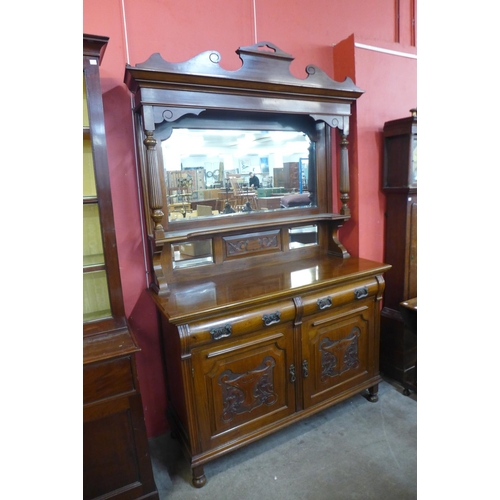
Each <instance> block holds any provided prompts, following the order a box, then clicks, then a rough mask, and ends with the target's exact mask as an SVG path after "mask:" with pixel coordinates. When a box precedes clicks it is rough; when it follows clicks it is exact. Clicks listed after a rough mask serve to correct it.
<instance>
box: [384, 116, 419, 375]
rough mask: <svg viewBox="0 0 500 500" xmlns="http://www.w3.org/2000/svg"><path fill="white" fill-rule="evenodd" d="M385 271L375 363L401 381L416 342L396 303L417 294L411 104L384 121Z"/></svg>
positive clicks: (409, 366)
mask: <svg viewBox="0 0 500 500" xmlns="http://www.w3.org/2000/svg"><path fill="white" fill-rule="evenodd" d="M383 133H384V177H383V190H384V193H385V195H386V200H387V208H386V221H385V222H386V233H385V255H384V260H385V261H386V262H387V263H388V264H391V265H392V269H391V270H390V272H388V273H387V276H386V287H385V292H384V308H383V309H382V313H381V327H380V330H381V333H380V369H381V371H382V372H383V373H385V374H387V375H388V376H390V377H392V378H394V379H395V380H397V381H400V382H403V380H407V379H409V378H414V376H415V374H414V373H413V372H414V371H415V366H416V359H417V343H416V337H415V336H414V335H411V334H409V333H408V332H405V328H404V322H403V318H402V316H401V310H400V303H401V302H403V301H405V300H409V299H412V298H414V297H416V296H417V110H416V109H415V110H411V115H410V116H408V117H407V118H401V119H398V120H392V121H389V122H387V123H385V125H384V132H383Z"/></svg>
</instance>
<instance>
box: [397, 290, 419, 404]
mask: <svg viewBox="0 0 500 500" xmlns="http://www.w3.org/2000/svg"><path fill="white" fill-rule="evenodd" d="M399 309H400V311H401V316H402V317H403V324H404V329H405V335H412V336H413V337H414V338H415V341H416V340H417V297H415V298H413V299H409V300H405V301H403V302H401V304H399ZM403 363H404V364H403V368H405V367H406V364H407V361H406V359H403ZM414 363H415V365H414V370H412V372H410V373H409V372H408V370H405V369H403V381H402V382H403V387H404V390H403V394H404V395H405V396H409V395H410V390H413V391H415V392H417V360H416V359H415V361H414ZM410 376H411V378H410Z"/></svg>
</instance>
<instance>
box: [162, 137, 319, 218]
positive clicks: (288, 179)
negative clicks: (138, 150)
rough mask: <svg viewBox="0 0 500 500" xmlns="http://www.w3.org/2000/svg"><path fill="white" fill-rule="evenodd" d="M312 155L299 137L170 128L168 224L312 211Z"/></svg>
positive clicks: (165, 144)
mask: <svg viewBox="0 0 500 500" xmlns="http://www.w3.org/2000/svg"><path fill="white" fill-rule="evenodd" d="M310 151H311V141H310V139H309V137H308V136H307V135H306V134H304V133H303V132H297V131H291V130H280V131H277V130H220V129H193V128H174V129H172V133H171V135H170V137H169V138H168V139H167V140H165V141H163V142H162V156H163V167H164V171H165V172H164V173H165V183H166V194H167V206H168V214H169V220H170V221H175V220H184V219H191V218H199V217H207V216H208V217H215V216H217V217H221V216H230V215H231V214H237V213H245V212H247V213H250V212H255V211H259V212H260V211H265V210H283V209H289V208H294V207H308V206H314V205H315V202H314V199H313V195H312V192H311V187H310V186H309V184H308V183H309V180H310V178H311V179H313V178H314V177H313V176H310V175H309V168H310V165H309V158H310ZM311 168H312V166H311ZM311 182H312V181H311Z"/></svg>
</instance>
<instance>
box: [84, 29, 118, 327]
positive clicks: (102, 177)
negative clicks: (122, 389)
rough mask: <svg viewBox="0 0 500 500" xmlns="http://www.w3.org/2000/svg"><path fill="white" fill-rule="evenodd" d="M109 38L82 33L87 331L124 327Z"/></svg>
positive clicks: (85, 322) (85, 308)
mask: <svg viewBox="0 0 500 500" xmlns="http://www.w3.org/2000/svg"><path fill="white" fill-rule="evenodd" d="M107 41H108V38H107V37H98V36H93V35H88V36H87V38H85V37H84V54H83V82H82V83H83V99H82V100H83V112H82V121H83V159H82V170H83V172H82V173H83V210H82V214H83V328H84V335H86V334H93V333H96V332H98V331H109V330H110V329H113V328H121V327H122V326H126V320H125V313H124V307H123V296H122V290H121V280H120V271H119V263H118V253H117V250H116V237H115V228H114V218H113V206H112V201H111V191H110V184H109V169H108V156H107V149H106V134H105V127H104V106H103V99H102V90H101V82H100V63H101V60H102V56H103V54H104V51H105V49H106V45H107Z"/></svg>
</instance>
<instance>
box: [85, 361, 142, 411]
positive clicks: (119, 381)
mask: <svg viewBox="0 0 500 500" xmlns="http://www.w3.org/2000/svg"><path fill="white" fill-rule="evenodd" d="M135 390H136V386H135V379H134V372H133V367H132V358H131V357H130V356H125V357H121V358H115V359H110V360H106V361H101V362H99V363H91V364H88V365H84V367H83V404H89V403H93V402H95V401H99V400H102V399H106V398H110V397H113V396H118V395H120V394H124V393H130V392H134V391H135Z"/></svg>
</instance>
